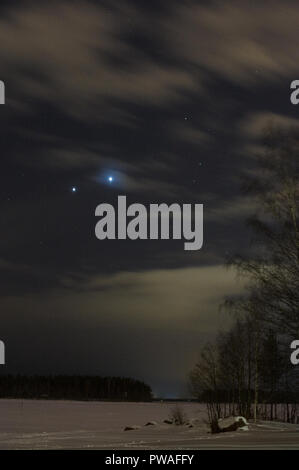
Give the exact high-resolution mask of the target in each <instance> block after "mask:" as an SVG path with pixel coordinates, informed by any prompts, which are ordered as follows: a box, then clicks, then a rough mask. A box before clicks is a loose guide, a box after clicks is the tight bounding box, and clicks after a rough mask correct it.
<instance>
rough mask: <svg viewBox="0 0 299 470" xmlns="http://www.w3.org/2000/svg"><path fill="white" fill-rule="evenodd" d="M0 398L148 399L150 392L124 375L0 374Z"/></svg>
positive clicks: (137, 381) (148, 388) (143, 384)
mask: <svg viewBox="0 0 299 470" xmlns="http://www.w3.org/2000/svg"><path fill="white" fill-rule="evenodd" d="M0 398H28V399H30V398H31V399H55V400H58V399H65V400H127V401H150V400H151V399H152V391H151V388H150V387H149V386H148V385H146V384H145V383H143V382H141V381H139V380H134V379H131V378H127V377H97V376H80V375H73V376H68V375H57V376H54V375H53V376H39V375H34V376H25V375H16V376H14V375H1V376H0Z"/></svg>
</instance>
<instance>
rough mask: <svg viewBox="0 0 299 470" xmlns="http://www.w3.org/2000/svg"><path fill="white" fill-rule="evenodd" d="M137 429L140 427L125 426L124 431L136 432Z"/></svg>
mask: <svg viewBox="0 0 299 470" xmlns="http://www.w3.org/2000/svg"><path fill="white" fill-rule="evenodd" d="M137 429H140V426H126V427H125V429H124V431H136V430H137Z"/></svg>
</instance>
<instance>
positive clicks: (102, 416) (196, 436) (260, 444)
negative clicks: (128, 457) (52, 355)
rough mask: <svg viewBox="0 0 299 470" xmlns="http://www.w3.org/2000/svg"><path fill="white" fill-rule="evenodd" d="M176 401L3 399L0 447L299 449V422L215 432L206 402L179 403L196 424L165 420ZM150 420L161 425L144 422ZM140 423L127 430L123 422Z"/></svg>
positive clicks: (0, 421)
mask: <svg viewBox="0 0 299 470" xmlns="http://www.w3.org/2000/svg"><path fill="white" fill-rule="evenodd" d="M174 406H175V405H174V404H173V403H167V402H163V403H157V402H155V403H124V402H122V403H120V402H118V403H115V402H76V401H51V400H0V449H111V450H112V449H115V450H119V449H177V450H181V449H206V448H219V449H222V448H235V449H239V448H275V449H277V448H283V449H286V448H288V449H299V426H295V425H287V424H281V423H259V425H256V426H255V425H250V429H249V431H248V432H242V431H237V432H234V433H225V434H217V435H211V434H209V433H208V428H207V426H206V424H205V419H206V412H205V407H204V406H203V405H199V404H196V403H180V404H179V406H180V407H181V408H183V410H184V412H185V413H186V415H187V416H188V418H189V419H190V420H192V419H193V420H196V424H195V426H194V427H192V428H190V427H188V426H175V425H168V424H165V423H163V420H164V419H167V418H168V417H169V414H170V412H171V409H172V408H173V407H174ZM148 421H156V422H157V425H154V426H145V424H146V423H147V422H148ZM134 425H136V426H140V428H139V429H136V430H133V431H124V427H125V426H134Z"/></svg>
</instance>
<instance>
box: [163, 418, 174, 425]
mask: <svg viewBox="0 0 299 470" xmlns="http://www.w3.org/2000/svg"><path fill="white" fill-rule="evenodd" d="M163 423H165V424H173V421H172V419H164V421H163Z"/></svg>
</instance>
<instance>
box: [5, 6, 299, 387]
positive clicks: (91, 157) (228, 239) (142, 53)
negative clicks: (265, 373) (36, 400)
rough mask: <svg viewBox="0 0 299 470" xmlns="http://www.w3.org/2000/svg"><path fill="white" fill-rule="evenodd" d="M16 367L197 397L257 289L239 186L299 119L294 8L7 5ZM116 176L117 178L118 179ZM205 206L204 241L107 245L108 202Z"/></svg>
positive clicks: (8, 336) (9, 241)
mask: <svg viewBox="0 0 299 470" xmlns="http://www.w3.org/2000/svg"><path fill="white" fill-rule="evenodd" d="M1 5H2V6H1V9H0V71H1V74H0V75H1V76H0V79H1V80H3V81H4V83H5V86H6V104H5V105H2V106H0V119H1V129H0V135H1V147H2V148H1V176H0V177H1V186H0V201H1V213H0V224H1V226H0V229H1V231H0V233H1V235H0V275H1V283H0V295H1V303H0V305H1V317H0V318H1V319H0V338H1V339H2V340H4V341H5V344H6V355H7V357H6V362H7V364H6V366H4V367H2V369H1V372H4V373H8V372H11V373H30V374H33V373H41V374H48V373H53V374H54V373H64V374H100V375H125V376H133V377H135V378H138V379H142V380H144V381H146V382H147V383H149V384H150V385H151V386H152V388H153V390H154V392H155V393H156V394H157V395H159V396H162V395H164V396H166V395H167V396H182V395H185V396H186V394H187V393H188V392H187V374H188V372H189V370H190V368H192V366H193V365H194V362H195V361H196V358H197V356H198V351H199V349H200V347H201V346H202V344H203V343H204V342H205V341H206V340H208V339H210V338H212V337H213V336H214V335H215V334H216V333H217V332H218V331H219V329H221V328H225V327H226V326H227V325H228V324H229V321H230V320H229V318H228V317H227V316H225V314H224V313H221V312H219V309H218V306H219V304H220V303H221V301H223V299H224V297H225V296H227V295H235V294H239V293H241V292H242V291H243V289H244V286H243V284H244V283H243V282H241V281H238V280H237V279H236V274H235V273H234V272H233V271H230V270H227V269H226V268H225V267H224V266H223V264H224V262H225V260H226V258H227V256H229V255H231V254H233V253H236V252H243V253H244V252H246V251H247V250H248V249H249V239H250V234H249V233H248V228H247V226H246V218H247V217H248V216H250V214H252V213H253V212H254V210H255V203H254V200H253V199H249V198H248V197H245V196H244V194H243V193H242V191H241V180H242V178H243V177H244V175H245V178H246V175H249V174H252V173H254V171H255V160H254V158H253V156H254V155H256V154H258V152H260V151H261V146H260V137H261V135H262V131H263V129H264V127H265V126H267V125H268V123H269V122H272V123H274V124H279V125H281V126H288V125H289V124H295V125H297V121H296V120H297V116H298V112H299V108H297V107H296V106H293V105H292V104H291V103H290V83H291V81H292V80H294V79H299V48H298V31H299V5H298V2H296V1H288V0H287V1H284V2H281V1H280V2H278V1H269V2H261V1H253V0H251V1H249V0H247V1H240V0H238V1H231V0H228V1H226V2H215V1H214V2H213V1H209V2H207V1H197V2H195V1H183V0H181V1H175V0H171V1H166V0H163V2H162V1H160V2H158V1H152V0H151V1H150V2H149V1H145V0H144V1H140V0H138V1H137V0H136V1H130V2H125V1H118V2H117V1H111V0H109V1H106V2H105V1H84V2H80V1H78V2H74V1H73V2H67V1H64V0H62V1H59V2H55V1H53V2H47V3H46V2H45V4H44V5H43V4H42V2H38V1H31V2H26V1H22V2H15V1H9V2H8V1H7V2H2V3H1ZM110 176H111V177H112V178H113V180H112V181H109V177H110ZM118 195H126V196H127V199H128V204H129V203H133V202H139V203H142V204H144V205H145V206H148V205H149V204H150V203H162V202H165V203H167V204H170V203H173V202H177V203H179V204H183V203H192V204H195V203H199V204H204V244H203V248H202V249H201V250H199V251H193V252H192V251H189V252H188V251H184V248H183V241H178V240H176V241H173V240H141V241H131V240H109V241H107V240H106V241H99V240H97V239H96V237H95V233H94V229H95V224H96V218H95V216H94V211H95V208H96V206H97V205H98V204H100V203H102V202H109V203H111V204H113V205H116V203H117V197H118Z"/></svg>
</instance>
